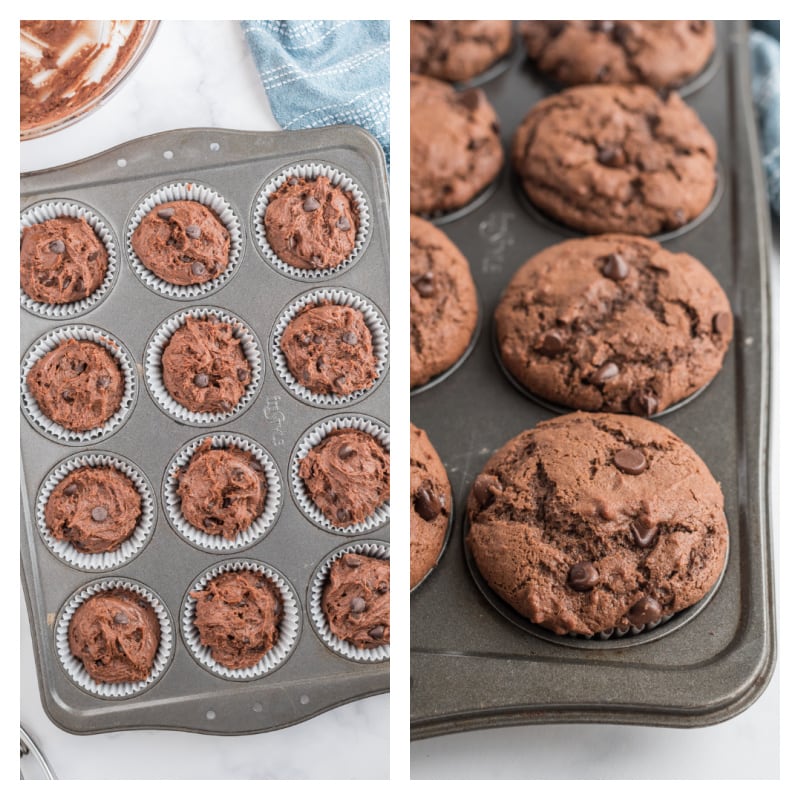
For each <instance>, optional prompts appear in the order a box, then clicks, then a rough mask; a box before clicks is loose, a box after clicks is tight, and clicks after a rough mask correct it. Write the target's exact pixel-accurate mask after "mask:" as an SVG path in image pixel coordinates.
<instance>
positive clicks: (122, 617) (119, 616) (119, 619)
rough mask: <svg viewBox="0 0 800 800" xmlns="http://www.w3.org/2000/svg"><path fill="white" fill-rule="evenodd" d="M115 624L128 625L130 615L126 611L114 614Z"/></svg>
mask: <svg viewBox="0 0 800 800" xmlns="http://www.w3.org/2000/svg"><path fill="white" fill-rule="evenodd" d="M114 622H116V623H117V625H127V624H128V615H127V614H126V613H125V612H124V611H117V613H116V614H114Z"/></svg>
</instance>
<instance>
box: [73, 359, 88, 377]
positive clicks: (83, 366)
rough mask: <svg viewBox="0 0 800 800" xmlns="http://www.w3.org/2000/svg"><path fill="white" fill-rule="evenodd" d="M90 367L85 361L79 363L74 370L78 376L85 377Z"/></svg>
mask: <svg viewBox="0 0 800 800" xmlns="http://www.w3.org/2000/svg"><path fill="white" fill-rule="evenodd" d="M88 366H89V365H88V364H87V363H86V362H85V361H80V362H78V363H77V364H76V365H75V366H74V367H73V368H72V369H73V370H75V374H76V375H83V373H84V372H86V368H87V367H88Z"/></svg>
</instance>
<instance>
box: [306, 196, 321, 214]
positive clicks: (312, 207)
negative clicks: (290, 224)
mask: <svg viewBox="0 0 800 800" xmlns="http://www.w3.org/2000/svg"><path fill="white" fill-rule="evenodd" d="M318 208H319V200H317V198H316V197H314V196H313V195H308V197H306V199H305V200H303V211H316V210H317V209H318Z"/></svg>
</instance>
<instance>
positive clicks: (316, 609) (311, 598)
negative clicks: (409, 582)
mask: <svg viewBox="0 0 800 800" xmlns="http://www.w3.org/2000/svg"><path fill="white" fill-rule="evenodd" d="M347 553H357V554H358V555H362V556H371V557H372V558H383V559H386V560H387V561H388V560H389V545H388V543H386V542H351V543H350V544H347V545H344V546H343V547H339V548H337V549H336V550H334V551H333V552H332V553H329V554H328V555H327V556H325V558H324V559H323V560H322V562H321V563H320V564H319V566H318V567H317V569H316V570H315V572H314V577H313V578H312V579H311V585H310V586H309V588H308V616H309V618H310V619H311V623H312V624H313V626H314V630H315V631H316V632H317V636H319V638H320V639H321V640H322V641H323V643H324V644H325V645H326V646H327V647H328V648H330V649H331V650H333V652H334V653H337V654H338V655H340V656H344V657H345V658H347V659H350V660H351V661H366V662H369V663H372V664H376V663H378V662H381V661H388V660H389V649H390V645H387V644H382V645H379V646H378V647H371V648H363V649H362V648H360V647H356V646H355V645H352V644H350V642H346V641H345V640H344V639H340V638H339V637H338V636H336V635H335V634H334V633H333V631H331V628H330V625H328V620H327V619H326V618H325V613H324V612H323V610H322V592H323V590H324V589H325V584H326V583H327V581H328V575H329V574H330V571H331V566H332V565H333V563H334V562H335V561H338V560H339V559H340V558H341V557H342V556H344V555H346V554H347Z"/></svg>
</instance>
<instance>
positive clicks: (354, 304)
mask: <svg viewBox="0 0 800 800" xmlns="http://www.w3.org/2000/svg"><path fill="white" fill-rule="evenodd" d="M323 302H328V303H333V304H335V305H340V306H349V307H350V308H354V309H355V310H356V311H359V312H360V313H361V315H362V316H363V317H364V322H365V323H366V326H367V328H369V332H370V333H371V334H372V352H373V353H374V355H375V371H376V373H377V376H376V378H375V380H374V381H373V382H372V384H371V385H370V386H368V387H367V388H366V389H358V390H357V391H355V392H350V393H349V394H345V395H339V394H334V393H330V394H317V393H315V392H312V391H311V390H310V389H307V388H306V387H305V386H303V384H302V383H300V382H299V381H298V380H297V379H296V378H295V377H294V375H292V373H291V372H290V371H289V367H288V365H287V363H286V356H285V355H284V354H283V350H282V349H281V336H283V332H284V331H285V330H286V326H287V325H288V324H289V323H290V322H291V321H292V320H293V319H294V318H295V317H296V316H297V315H298V314H299V313H300V312H301V311H302V310H303V309H304V308H306V307H307V306H314V305H318V304H319V303H323ZM270 354H271V356H272V367H273V369H274V371H275V374H276V375H277V376H278V379H279V380H280V381H281V383H283V385H284V386H285V387H286V388H287V389H288V390H289V391H290V392H291V393H292V394H293V395H294V396H295V397H297V398H298V399H300V400H302V401H303V402H305V403H308V404H310V405H313V406H322V407H326V408H336V407H341V406H346V405H350V404H352V403H355V402H357V401H359V400H361V399H362V398H363V397H365V396H366V395H368V394H370V393H371V392H372V391H373V390H374V389H375V388H376V387H377V386H378V384H380V382H381V380H382V379H383V376H384V374H385V373H386V369H387V367H388V366H389V332H388V329H387V326H386V321H385V320H384V318H383V315H382V314H381V313H380V311H378V309H377V308H376V306H375V305H374V304H373V303H372V302H371V301H370V300H367V299H366V298H365V297H362V296H361V295H358V294H356V293H355V292H351V291H349V290H347V289H333V288H326V289H317V290H316V291H313V292H307V293H306V294H303V295H301V296H300V297H297V298H295V299H294V300H292V302H291V303H290V304H289V305H288V306H286V308H285V309H284V310H283V311H282V312H281V314H280V316H279V317H278V319H277V321H276V322H275V326H274V327H273V329H272V336H271V345H270Z"/></svg>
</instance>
